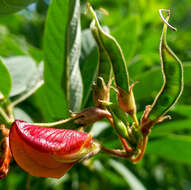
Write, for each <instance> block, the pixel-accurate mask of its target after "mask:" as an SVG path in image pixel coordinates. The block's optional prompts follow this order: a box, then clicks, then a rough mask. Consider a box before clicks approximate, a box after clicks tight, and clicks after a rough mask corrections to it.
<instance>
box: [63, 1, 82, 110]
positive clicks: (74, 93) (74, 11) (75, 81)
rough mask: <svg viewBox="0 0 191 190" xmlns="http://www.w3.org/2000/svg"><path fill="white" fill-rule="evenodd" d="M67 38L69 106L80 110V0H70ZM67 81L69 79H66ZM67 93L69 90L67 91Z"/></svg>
mask: <svg viewBox="0 0 191 190" xmlns="http://www.w3.org/2000/svg"><path fill="white" fill-rule="evenodd" d="M67 35H68V38H67V46H68V49H67V56H68V60H66V61H67V63H66V64H67V66H66V68H67V67H68V71H67V72H69V77H68V78H66V80H68V83H69V89H68V93H69V97H68V98H69V108H70V109H71V110H72V111H75V112H76V111H79V110H80V107H81V103H82V95H83V86H82V78H81V73H80V68H79V59H80V53H81V26H80V0H70V18H69V25H68V33H67ZM66 82H67V81H66ZM66 94H67V92H66Z"/></svg>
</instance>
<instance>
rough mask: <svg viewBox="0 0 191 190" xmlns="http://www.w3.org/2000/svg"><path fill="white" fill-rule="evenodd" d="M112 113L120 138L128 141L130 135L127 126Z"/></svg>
mask: <svg viewBox="0 0 191 190" xmlns="http://www.w3.org/2000/svg"><path fill="white" fill-rule="evenodd" d="M110 113H111V115H112V118H113V124H114V128H115V130H116V132H117V134H119V136H120V137H123V138H125V139H128V138H129V135H128V130H127V127H126V125H125V124H124V123H123V122H122V121H121V120H120V119H119V118H118V117H117V116H116V115H115V114H114V113H113V112H110Z"/></svg>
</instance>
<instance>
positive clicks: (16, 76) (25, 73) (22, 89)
mask: <svg viewBox="0 0 191 190" xmlns="http://www.w3.org/2000/svg"><path fill="white" fill-rule="evenodd" d="M4 62H5V65H6V66H7V68H8V70H9V72H10V74H11V78H12V89H11V93H10V96H17V95H19V94H21V93H26V92H28V91H29V90H31V89H32V88H33V87H35V86H36V84H37V83H39V81H41V80H42V73H40V72H39V70H38V68H37V66H36V63H35V61H34V60H33V59H31V58H29V57H25V56H16V57H10V58H6V59H4Z"/></svg>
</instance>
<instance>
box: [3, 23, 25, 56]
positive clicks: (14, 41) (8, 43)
mask: <svg viewBox="0 0 191 190" xmlns="http://www.w3.org/2000/svg"><path fill="white" fill-rule="evenodd" d="M0 44H1V46H0V55H1V56H2V57H9V56H15V55H26V51H25V48H26V47H25V46H26V45H25V41H24V40H23V39H22V38H20V37H18V36H15V35H13V34H11V33H10V32H9V31H8V29H7V28H6V27H5V26H3V25H0Z"/></svg>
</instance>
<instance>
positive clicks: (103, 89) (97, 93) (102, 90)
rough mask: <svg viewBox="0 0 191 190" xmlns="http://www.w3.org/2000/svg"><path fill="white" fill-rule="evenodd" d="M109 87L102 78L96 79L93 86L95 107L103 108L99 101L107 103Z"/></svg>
mask: <svg viewBox="0 0 191 190" xmlns="http://www.w3.org/2000/svg"><path fill="white" fill-rule="evenodd" d="M109 90H110V87H109V86H107V85H106V84H105V82H104V79H103V78H102V77H98V78H97V81H96V84H94V85H93V98H94V103H95V105H96V107H98V108H102V109H103V108H104V106H103V104H102V103H101V102H100V100H103V101H109V98H110V97H109V96H110V92H109Z"/></svg>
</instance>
